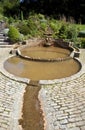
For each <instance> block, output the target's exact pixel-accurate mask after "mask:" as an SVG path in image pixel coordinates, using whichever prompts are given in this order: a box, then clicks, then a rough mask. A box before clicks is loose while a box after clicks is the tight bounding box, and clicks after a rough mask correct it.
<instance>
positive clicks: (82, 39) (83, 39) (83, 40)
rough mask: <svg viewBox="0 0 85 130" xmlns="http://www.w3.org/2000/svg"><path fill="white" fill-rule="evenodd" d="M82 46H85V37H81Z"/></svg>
mask: <svg viewBox="0 0 85 130" xmlns="http://www.w3.org/2000/svg"><path fill="white" fill-rule="evenodd" d="M80 47H81V48H85V38H80Z"/></svg>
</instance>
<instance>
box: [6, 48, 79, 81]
mask: <svg viewBox="0 0 85 130" xmlns="http://www.w3.org/2000/svg"><path fill="white" fill-rule="evenodd" d="M28 50H29V51H28ZM21 54H22V55H25V56H29V55H30V57H33V58H34V57H36V58H37V57H38V56H39V57H40V58H41V59H42V58H46V59H48V58H50V59H51V58H52V59H55V58H65V57H68V56H69V55H70V51H69V50H68V49H63V48H57V47H52V48H50V47H49V48H43V47H34V48H31V47H30V48H25V49H23V50H22V51H21ZM58 54H59V55H58ZM4 68H5V69H6V70H7V71H8V72H10V73H11V74H14V75H16V76H19V77H24V78H29V79H31V80H53V79H60V78H65V77H69V76H71V75H73V74H75V73H77V72H78V71H79V70H80V68H81V67H80V63H79V62H78V61H77V60H75V59H72V58H70V59H68V60H64V61H63V60H61V61H56V62H43V61H41V62H40V61H37V62H36V61H35V60H26V59H24V58H21V57H19V56H16V57H11V58H9V59H8V60H6V61H5V63H4Z"/></svg>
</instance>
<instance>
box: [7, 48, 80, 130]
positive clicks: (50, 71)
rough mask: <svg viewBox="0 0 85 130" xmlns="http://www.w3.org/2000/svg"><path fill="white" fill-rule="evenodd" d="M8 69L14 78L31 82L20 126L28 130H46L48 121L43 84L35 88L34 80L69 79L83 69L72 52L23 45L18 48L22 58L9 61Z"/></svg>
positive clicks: (25, 95) (62, 49)
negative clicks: (41, 91) (22, 78)
mask: <svg viewBox="0 0 85 130" xmlns="http://www.w3.org/2000/svg"><path fill="white" fill-rule="evenodd" d="M4 68H5V69H6V70H7V71H8V72H10V73H11V74H13V75H16V76H19V77H24V78H28V79H30V80H31V81H30V84H29V85H28V86H27V88H26V92H25V94H24V100H23V101H24V103H23V109H22V117H21V118H20V119H19V124H20V125H21V126H22V127H23V129H24V130H28V129H30V130H35V129H37V130H45V123H46V121H45V118H44V117H43V116H44V113H43V112H42V110H43V108H42V106H41V104H42V103H41V100H40V97H39V96H38V92H39V90H40V87H39V86H38V85H39V84H38V85H35V84H33V83H32V81H33V82H34V83H36V82H37V81H39V80H54V79H61V78H65V77H69V76H71V75H73V74H75V73H77V72H78V71H79V70H80V68H81V66H80V63H79V62H78V60H77V59H74V58H72V57H71V51H70V50H69V49H65V48H61V47H55V46H49V47H43V46H36V47H28V46H23V47H21V48H19V49H18V56H13V57H11V58H9V59H8V60H6V61H5V63H4ZM34 86H35V87H34ZM40 108H42V109H40ZM51 130H52V129H51ZM53 130H54V129H53Z"/></svg>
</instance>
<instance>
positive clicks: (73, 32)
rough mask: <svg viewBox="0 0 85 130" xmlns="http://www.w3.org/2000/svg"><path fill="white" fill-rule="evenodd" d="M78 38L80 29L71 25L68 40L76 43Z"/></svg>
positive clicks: (68, 30)
mask: <svg viewBox="0 0 85 130" xmlns="http://www.w3.org/2000/svg"><path fill="white" fill-rule="evenodd" d="M77 36H78V29H77V27H76V26H74V25H69V26H68V29H67V39H70V40H71V41H72V42H76V40H77Z"/></svg>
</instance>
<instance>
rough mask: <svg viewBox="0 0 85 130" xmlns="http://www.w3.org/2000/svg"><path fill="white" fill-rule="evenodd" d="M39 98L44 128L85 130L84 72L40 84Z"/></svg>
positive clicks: (49, 129)
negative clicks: (72, 77) (77, 75)
mask: <svg viewBox="0 0 85 130" xmlns="http://www.w3.org/2000/svg"><path fill="white" fill-rule="evenodd" d="M41 86H42V89H41V90H40V92H39V98H40V100H41V105H42V108H43V111H44V118H45V120H46V124H45V127H46V130H85V73H84V74H83V75H81V76H80V77H77V78H75V79H73V80H69V81H65V82H57V83H55V84H53V85H52V84H51V85H41Z"/></svg>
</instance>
